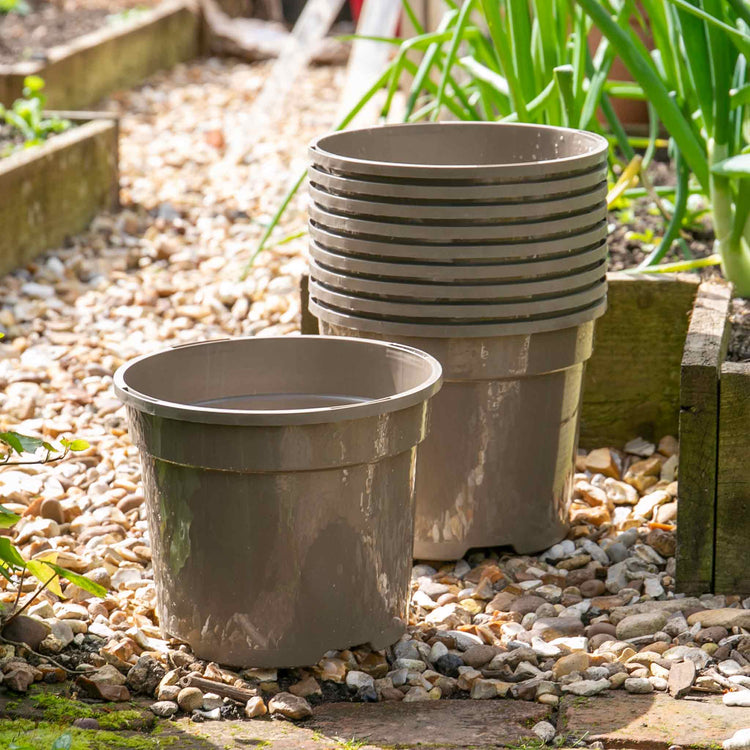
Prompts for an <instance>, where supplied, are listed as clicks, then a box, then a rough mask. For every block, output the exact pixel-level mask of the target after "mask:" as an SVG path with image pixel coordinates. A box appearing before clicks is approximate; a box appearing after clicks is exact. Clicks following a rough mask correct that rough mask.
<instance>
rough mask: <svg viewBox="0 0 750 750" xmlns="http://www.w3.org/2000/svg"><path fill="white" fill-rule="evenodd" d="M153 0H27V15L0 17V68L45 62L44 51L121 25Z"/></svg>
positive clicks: (15, 13)
mask: <svg viewBox="0 0 750 750" xmlns="http://www.w3.org/2000/svg"><path fill="white" fill-rule="evenodd" d="M155 4H156V3H155V2H154V0H72V1H71V0H27V6H28V9H29V12H28V13H26V14H25V15H24V14H21V13H18V12H11V13H7V14H5V15H0V64H13V63H16V62H20V61H22V60H42V61H43V60H45V59H46V50H48V49H49V48H50V47H54V46H56V45H59V44H64V43H66V42H69V41H71V40H73V39H76V38H77V37H79V36H83V35H84V34H88V33H90V32H92V31H96V30H97V29H101V28H102V27H104V26H106V25H107V24H110V23H112V24H117V23H123V22H125V21H127V20H130V19H131V18H133V17H134V14H135V13H137V12H138V9H145V8H147V7H150V6H153V5H155Z"/></svg>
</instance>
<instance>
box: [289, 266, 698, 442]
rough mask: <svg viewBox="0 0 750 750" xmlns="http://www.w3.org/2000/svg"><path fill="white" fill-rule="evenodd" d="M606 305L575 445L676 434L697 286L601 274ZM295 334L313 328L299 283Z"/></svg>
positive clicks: (682, 280) (673, 279)
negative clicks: (604, 279)
mask: <svg viewBox="0 0 750 750" xmlns="http://www.w3.org/2000/svg"><path fill="white" fill-rule="evenodd" d="M607 281H608V282H609V293H608V309H607V312H606V313H605V315H604V317H602V318H600V319H599V320H598V321H597V324H596V329H595V331H596V332H595V341H594V353H593V356H592V357H591V359H590V360H589V361H588V362H587V363H586V373H585V377H584V389H583V403H582V407H581V433H580V440H579V442H580V445H581V446H582V447H584V448H600V447H602V446H605V445H608V446H613V447H622V446H623V445H624V444H625V443H626V442H628V440H631V439H632V438H634V437H638V436H640V437H643V438H646V439H648V440H658V439H659V438H661V437H663V436H664V435H675V436H676V435H677V422H678V415H679V411H680V361H681V360H682V350H683V347H684V345H685V336H686V334H687V329H688V323H689V320H690V311H691V310H692V307H693V302H694V300H695V295H696V293H697V291H698V280H697V279H696V278H695V277H694V276H691V275H666V274H664V275H659V276H646V275H639V276H635V275H632V274H627V273H609V274H607ZM301 295H302V333H317V332H318V321H317V319H316V318H315V317H314V316H313V315H311V314H310V313H309V311H308V310H307V277H303V279H302V284H301Z"/></svg>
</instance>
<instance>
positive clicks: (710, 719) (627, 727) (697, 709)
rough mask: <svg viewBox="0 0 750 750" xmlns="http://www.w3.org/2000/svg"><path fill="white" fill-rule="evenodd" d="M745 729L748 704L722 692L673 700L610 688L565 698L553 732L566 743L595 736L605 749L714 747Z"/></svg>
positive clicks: (748, 723)
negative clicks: (731, 702) (725, 699)
mask: <svg viewBox="0 0 750 750" xmlns="http://www.w3.org/2000/svg"><path fill="white" fill-rule="evenodd" d="M745 727H750V708H738V707H727V706H724V705H723V704H722V702H721V696H706V697H693V696H690V697H688V698H686V699H683V700H675V699H674V698H671V697H670V696H668V695H664V694H656V693H654V694H651V695H629V694H627V693H625V692H620V691H618V692H611V693H608V694H606V695H599V696H596V697H594V698H573V697H570V696H569V697H566V698H565V699H564V700H563V701H562V704H561V707H560V712H559V715H558V724H557V731H558V733H559V734H562V735H564V736H565V737H566V738H567V739H568V741H569V743H570V744H573V743H574V742H576V741H578V740H581V739H583V742H584V743H586V744H588V743H590V742H594V741H596V740H599V741H601V742H603V743H604V746H605V747H606V748H608V749H609V748H628V749H629V750H666V749H667V748H668V747H670V746H671V745H680V746H681V747H683V748H696V749H697V748H706V749H707V750H708V749H711V750H715V748H720V747H721V743H722V742H723V741H724V740H726V739H728V738H729V737H731V736H732V735H733V734H734V733H735V732H736V731H737V730H738V729H744V728H745Z"/></svg>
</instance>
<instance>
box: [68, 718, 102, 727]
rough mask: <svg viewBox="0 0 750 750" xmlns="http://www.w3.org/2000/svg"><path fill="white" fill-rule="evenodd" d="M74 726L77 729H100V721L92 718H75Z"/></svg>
mask: <svg viewBox="0 0 750 750" xmlns="http://www.w3.org/2000/svg"><path fill="white" fill-rule="evenodd" d="M73 726H74V727H75V728H76V729H99V722H98V721H97V720H96V719H91V718H82V719H74V720H73Z"/></svg>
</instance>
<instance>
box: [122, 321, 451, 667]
mask: <svg viewBox="0 0 750 750" xmlns="http://www.w3.org/2000/svg"><path fill="white" fill-rule="evenodd" d="M352 340H353V339H352ZM342 341H343V339H334V338H326V337H318V336H312V337H284V338H279V339H272V338H268V339H263V338H252V339H237V340H234V341H231V340H230V341H218V342H206V343H202V344H196V345H188V346H185V347H178V348H176V349H173V350H169V351H167V352H161V353H157V354H154V355H149V356H147V357H145V358H139V359H138V360H136V361H135V363H133V364H130V365H125V366H124V367H123V368H121V370H120V371H118V373H117V374H116V382H117V384H118V385H117V392H118V395H119V396H120V397H121V398H123V400H124V401H125V402H126V404H127V406H128V418H129V423H130V430H131V435H132V437H133V441H134V442H135V444H136V445H137V446H138V448H139V450H140V453H141V462H142V466H143V477H144V488H145V493H146V500H147V508H148V517H149V531H150V536H151V547H152V552H153V556H154V571H155V580H156V586H157V606H158V612H159V618H160V621H161V624H162V628H163V629H164V632H165V633H167V634H170V635H172V636H175V637H177V638H179V639H181V640H184V641H186V642H187V643H189V644H190V645H191V647H192V649H193V651H194V653H195V654H196V655H197V656H198V657H199V658H201V659H206V660H211V661H217V662H220V663H223V664H231V665H235V666H261V667H262V666H267V667H281V666H290V667H291V666H303V665H310V664H314V663H316V662H317V661H318V660H319V659H320V658H321V657H322V656H323V654H324V653H325V652H326V651H328V650H330V649H342V648H348V647H351V646H355V645H357V644H360V643H366V642H371V643H372V644H373V645H374V646H375V647H376V648H383V647H385V646H387V645H388V644H390V643H392V642H394V641H395V640H397V639H398V638H399V636H400V635H401V634H402V632H403V631H404V627H405V622H406V617H407V598H408V587H409V577H410V571H411V546H412V540H413V507H414V506H413V503H414V482H415V466H416V446H417V445H418V444H419V443H420V442H421V441H422V440H423V439H424V437H425V435H426V433H427V426H428V404H429V399H430V397H431V396H432V395H433V394H434V393H435V392H436V391H437V390H438V388H439V387H440V366H439V364H438V363H437V361H436V360H434V359H432V358H431V357H429V356H428V355H425V354H423V353H421V352H417V351H415V350H412V349H411V348H409V347H402V346H400V345H394V344H387V343H383V342H373V341H363V342H361V344H362V345H361V346H359V347H344V346H339V345H338V343H337V342H342ZM212 412H215V413H213V414H212ZM326 415H327V418H324V417H325V416H326Z"/></svg>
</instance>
